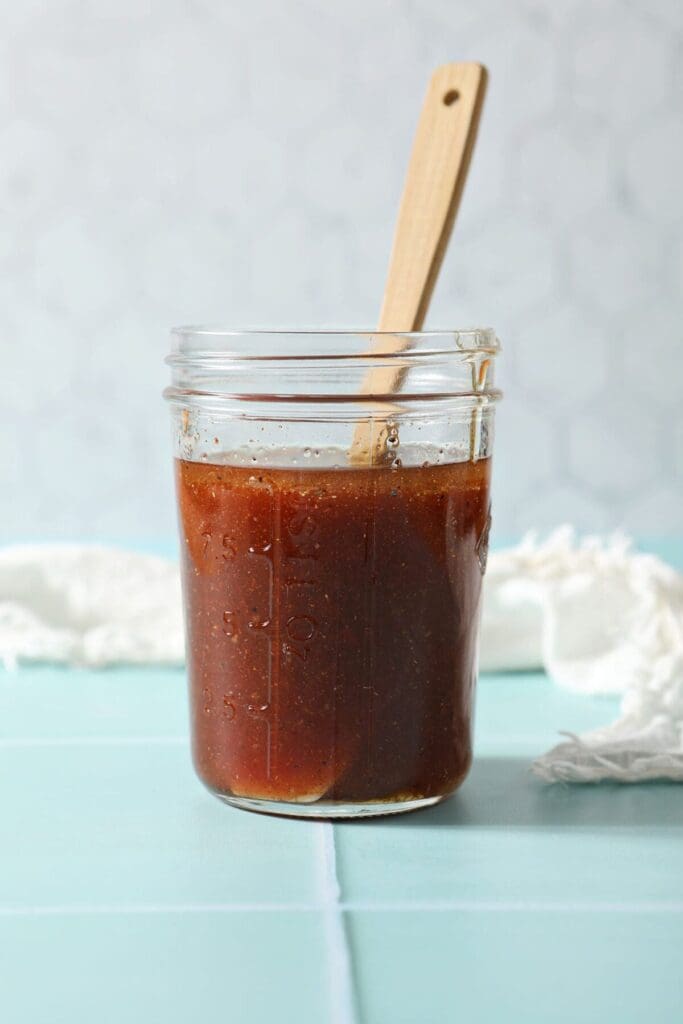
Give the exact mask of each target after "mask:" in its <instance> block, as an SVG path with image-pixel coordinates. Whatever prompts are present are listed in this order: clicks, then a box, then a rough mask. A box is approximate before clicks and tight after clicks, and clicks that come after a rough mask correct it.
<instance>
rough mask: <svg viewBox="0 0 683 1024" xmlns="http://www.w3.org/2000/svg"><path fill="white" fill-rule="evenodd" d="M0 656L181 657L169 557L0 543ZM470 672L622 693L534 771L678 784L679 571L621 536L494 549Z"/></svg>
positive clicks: (565, 537) (681, 771)
mask: <svg viewBox="0 0 683 1024" xmlns="http://www.w3.org/2000/svg"><path fill="white" fill-rule="evenodd" d="M0 659H2V661H3V662H4V663H5V665H6V666H7V667H10V668H11V667H13V666H14V665H16V663H17V662H18V661H21V660H43V661H56V662H67V663H73V664H81V665H84V666H94V667H98V666H104V665H112V664H116V663H122V662H128V663H138V664H181V663H182V661H183V625H182V615H181V599H180V583H179V578H178V569H177V566H175V565H174V564H173V563H172V562H169V561H167V560H166V559H162V558H155V557H152V556H149V555H141V554H134V553H131V552H124V551H119V550H117V549H113V548H103V547H86V546H78V545H36V546H21V547H12V548H5V549H4V550H0ZM481 667H482V670H484V671H486V670H498V671H503V670H506V669H541V668H544V669H545V670H546V672H547V673H548V675H549V676H551V678H553V679H554V681H555V682H556V683H557V684H558V685H559V686H563V687H565V688H567V689H571V690H574V691H577V692H581V693H612V694H617V693H619V694H623V700H622V705H621V714H620V717H619V718H618V719H617V721H615V722H613V723H612V724H611V725H608V726H605V727H604V728H601V729H597V730H594V731H592V732H589V733H586V734H584V735H582V736H569V737H568V739H567V741H566V742H564V743H561V744H559V746H556V747H554V748H553V749H552V750H551V751H549V752H548V753H547V754H545V755H543V756H542V757H540V758H539V759H538V760H537V761H535V762H534V765H533V770H534V772H535V773H536V774H537V775H538V776H540V777H541V778H542V779H545V780H547V781H557V780H567V781H572V782H592V781H598V780H600V779H613V780H617V781H621V782H635V781H642V780H645V779H661V778H667V779H675V780H678V781H683V577H681V576H680V575H679V574H678V573H676V572H675V571H674V570H673V569H671V568H670V567H668V566H666V565H665V564H664V563H663V562H661V561H660V560H659V559H657V558H654V557H653V556H651V555H642V554H635V553H633V552H632V551H631V549H630V545H629V542H628V541H627V540H626V539H625V538H623V537H618V536H617V537H613V538H610V539H609V540H607V541H600V540H598V539H596V538H587V539H585V540H583V541H581V542H580V543H579V542H577V541H576V539H575V537H574V534H573V532H572V530H571V529H570V528H568V527H563V528H561V529H559V530H557V531H556V532H555V533H553V534H552V535H551V536H550V537H549V538H548V539H547V540H546V541H545V542H543V543H539V542H538V541H537V540H536V539H535V538H534V536H533V535H529V536H528V537H527V538H526V539H525V540H524V541H523V542H522V543H521V544H520V545H518V546H517V547H515V548H512V549H509V550H507V551H502V552H494V553H493V554H492V555H491V557H490V559H489V567H488V572H487V576H486V583H485V591H484V611H483V620H482V644H481Z"/></svg>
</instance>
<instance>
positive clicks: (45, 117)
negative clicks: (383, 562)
mask: <svg viewBox="0 0 683 1024" xmlns="http://www.w3.org/2000/svg"><path fill="white" fill-rule="evenodd" d="M0 11H1V13H2V23H3V26H4V29H5V30H4V31H3V33H2V39H0V152H1V153H2V158H1V160H0V203H1V204H2V212H3V221H4V224H5V230H4V231H3V232H2V235H1V236H0V264H1V269H2V273H1V274H0V292H1V295H2V301H1V302H0V326H1V329H2V362H3V403H2V413H3V415H2V430H1V431H0V490H1V491H2V494H3V495H4V496H5V500H4V501H3V502H2V505H1V506H0V529H1V530H2V534H3V536H4V537H5V538H12V537H27V536H31V537H32V536H45V537H73V538H77V537H90V538H110V539H114V538H117V539H126V538H132V537H149V536H153V535H156V536H170V535H171V534H172V532H173V530H174V511H173V502H172V496H171V479H170V478H171V474H170V447H169V442H168V434H167V424H166V410H165V409H164V408H163V406H162V403H161V400H160V397H159V393H160V391H161V389H162V387H163V384H164V382H165V377H166V370H165V368H164V366H163V363H162V358H163V355H164V352H165V349H166V346H167V328H168V326H169V325H171V324H172V323H178V322H198V321H204V322H208V321H214V322H216V321H222V322H224V323H226V324H230V325H238V326H239V325H242V326H244V325H257V324H258V325H264V324H269V325H280V326H282V325H289V326H297V325H331V324H336V325H347V326H348V325H351V326H370V325H372V323H373V321H374V319H375V317H376V314H377V310H378V305H379V300H380V295H381V291H382V286H383V278H384V272H385V267H386V262H387V257H388V252H389V248H390V244H391V235H392V226H393V221H394V217H395V214H396V209H397V204H398V200H399V196H400V192H401V187H402V182H403V175H404V171H405V166H406V161H407V157H408V153H409V148H410V144H411V140H412V135H413V131H414V127H415V123H416V119H417V115H418V112H419V108H420V104H421V101H422V95H423V91H424V88H425V83H426V80H427V77H428V75H429V73H430V71H431V69H432V68H433V67H434V66H435V65H437V64H439V63H441V62H444V61H447V60H454V59H479V60H482V61H484V62H485V63H486V64H487V65H488V67H489V69H490V71H491V85H490V90H489V97H488V101H487V107H486V110H485V116H484V122H483V126H482V130H481V134H480V141H479V145H478V147H477V152H476V156H475V160H474V163H473V167H472V173H471V178H470V182H469V185H468V188H467V191H466V194H465V198H464V201H463V205H462V209H461V215H460V218H459V222H458V224H457V226H456V230H455V233H454V236H453V240H452V245H451V249H450V251H449V254H448V257H447V259H446V262H445V264H444V267H443V272H442V279H441V281H440V284H439V287H438V291H437V294H436V296H435V300H434V304H433V309H432V313H431V316H430V325H432V326H440V327H452V326H467V325H476V324H491V325H493V326H494V327H495V328H496V329H497V331H498V332H499V334H500V337H501V339H502V341H503V343H504V346H505V351H504V356H503V359H502V361H501V372H500V378H501V382H502V385H503V387H504V389H505V392H506V397H505V401H504V403H503V404H502V406H501V407H500V414H499V423H498V432H497V450H496V467H495V476H496V484H495V510H494V515H495V522H496V526H497V531H498V536H499V537H500V536H511V535H513V534H517V533H519V532H521V531H523V530H525V529H527V528H528V527H532V526H538V527H542V528H544V527H549V526H552V525H554V524H555V523H557V522H561V521H565V520H570V521H572V522H574V523H576V525H577V526H578V527H579V528H582V529H598V530H603V529H611V528H614V527H619V526H622V527H625V528H626V529H629V530H632V531H635V532H640V533H657V532H662V533H666V532H674V531H677V530H680V528H681V525H682V524H683V485H682V478H683V401H681V399H682V397H683V336H682V335H683V298H682V284H683V189H682V188H681V182H683V118H682V116H681V115H682V105H683V103H682V101H683V5H681V3H680V2H679V0H630V2H629V0H592V2H591V0H562V2H555V0H476V2H471V0H344V2H343V3H342V2H341V0H328V2H322V0H319V2H316V0H282V2H280V0H262V2H259V3H253V4H247V3H243V2H237V0H232V2H231V0H146V2H140V0H98V2H97V3H94V4H83V3H81V2H79V0H53V2H51V3H50V4H44V3H42V2H41V0H22V2H21V3H16V2H14V0H12V2H10V0H0Z"/></svg>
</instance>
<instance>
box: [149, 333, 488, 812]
mask: <svg viewBox="0 0 683 1024" xmlns="http://www.w3.org/2000/svg"><path fill="white" fill-rule="evenodd" d="M172 339H173V344H172V353H171V355H170V356H169V357H168V363H169V364H170V366H171V371H172V385H171V387H169V388H167V390H166V391H165V397H166V398H167V399H168V400H169V403H170V409H171V415H172V431H173V449H174V455H175V477H176V488H177V500H178V509H179V525H180V542H181V559H182V578H183V588H184V603H185V625H186V648H187V669H188V677H189V689H190V708H191V728H192V749H193V757H194V764H195V768H196V771H197V773H198V775H199V777H200V779H201V780H202V781H203V782H204V783H205V784H206V786H208V788H209V789H210V790H211V791H212V792H213V793H215V794H216V795H217V796H219V797H221V798H222V799H223V800H226V801H227V802H228V803H230V804H234V805H236V806H238V807H242V808H247V809H250V810H257V811H265V812H269V813H274V814H285V815H295V816H300V817H313V818H345V817H358V816H368V815H377V814H394V813H398V812H401V811H408V810H412V809H415V808H419V807H425V806H428V805H430V804H433V803H436V802H437V801H439V800H442V799H443V798H444V797H447V796H448V795H449V794H451V793H453V791H454V790H455V789H456V788H457V787H458V786H459V785H460V784H461V782H462V781H463V779H464V778H465V776H466V774H467V772H468V769H469V767H470V764H471V759H472V738H471V726H472V709H473V698H474V688H475V681H476V675H477V639H478V622H479V606H480V599H481V590H482V577H483V574H484V570H485V567H486V556H487V547H488V536H489V527H490V522H491V513H490V497H489V493H490V478H491V451H492V445H493V419H494V409H495V403H496V400H497V399H498V398H499V392H498V391H497V390H496V389H495V387H494V362H495V357H496V355H497V353H498V351H499V344H498V341H497V339H496V336H495V334H494V332H493V331H491V330H490V329H477V330H462V331H439V332H433V331H425V332H419V333H411V334H403V335H400V334H378V333H377V332H372V331H230V330H221V329H212V328H195V327H189V328H178V329H176V330H174V331H173V333H172Z"/></svg>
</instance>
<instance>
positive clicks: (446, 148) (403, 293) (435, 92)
mask: <svg viewBox="0 0 683 1024" xmlns="http://www.w3.org/2000/svg"><path fill="white" fill-rule="evenodd" d="M487 78H488V75H487V72H486V69H485V68H484V67H483V66H482V65H481V64H475V63H460V64H444V65H443V67H440V68H437V69H436V71H435V72H434V74H433V75H432V78H431V80H430V82H429V87H428V89H427V95H426V97H425V101H424V105H423V107H422V113H421V114H420V120H419V122H418V126H417V133H416V135H415V141H414V143H413V149H412V153H411V156H410V163H409V165H408V174H407V177H406V181H405V185H404V188H403V196H402V198H401V205H400V208H399V212H398V222H397V224H396V233H395V235H394V243H393V247H392V251H391V260H390V262H389V273H388V275H387V282H386V286H385V289H384V299H383V302H382V310H381V312H380V317H379V324H378V331H385V332H387V331H388V332H393V331H396V332H401V333H402V332H410V331H419V330H420V329H421V328H422V325H423V323H424V320H425V316H426V314H427V309H428V306H429V302H430V300H431V297H432V292H433V290H434V285H435V284H436V279H437V277H438V274H439V270H440V269H441V263H442V261H443V257H444V253H445V252H446V246H447V245H448V239H449V238H450V234H451V230H452V228H453V222H454V221H455V215H456V213H457V212H458V206H459V205H460V197H461V196H462V191H463V188H464V186H465V179H466V177H467V171H468V169H469V165H470V160H471V157H472V150H473V149H474V143H475V140H476V137H477V129H478V127H479V118H480V116H481V109H482V105H483V102H484V93H485V91H486V81H487ZM409 344H410V339H409V338H406V337H402V336H401V334H392V333H389V334H377V335H374V336H373V340H372V345H371V347H370V349H369V353H368V354H369V355H382V354H393V353H399V352H401V351H403V350H404V349H406V348H407V347H408V345H409ZM404 375H405V369H402V368H396V367H391V366H387V367H382V366H378V367H374V368H373V369H371V370H370V371H369V372H368V374H367V376H366V378H365V380H364V381H363V384H362V387H361V393H362V394H364V395H386V394H392V393H394V392H395V391H396V390H398V388H400V386H401V383H402V380H403V377H404ZM384 408H385V410H386V411H387V412H389V411H390V410H391V408H392V406H391V405H386V406H385V407H384ZM387 436H388V428H387V422H386V420H384V419H379V420H372V419H367V420H364V421H363V422H361V423H359V424H358V426H357V427H356V430H355V433H354V437H353V443H352V445H351V449H350V451H349V460H350V462H351V463H353V464H356V465H366V466H367V465H373V464H375V463H376V462H377V461H379V460H381V458H382V456H383V454H384V452H385V451H386V439H387Z"/></svg>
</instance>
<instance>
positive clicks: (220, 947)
mask: <svg viewBox="0 0 683 1024" xmlns="http://www.w3.org/2000/svg"><path fill="white" fill-rule="evenodd" d="M663 553H668V554H669V555H670V559H671V561H674V562H676V563H678V564H679V565H680V564H683V545H681V544H678V545H675V546H671V547H670V548H666V549H665V550H664V552H663ZM615 710H616V702H614V701H610V700H596V699H592V698H585V697H577V696H573V695H571V694H567V693H563V692H562V691H560V690H558V689H557V688H555V687H553V686H552V685H551V684H550V683H549V682H548V681H547V680H546V679H545V678H544V677H543V676H541V675H536V676H525V675H513V676H497V677H484V678H483V679H482V680H481V683H480V689H479V700H478V715H477V729H476V752H477V758H476V763H475V767H474V770H473V772H472V774H471V776H470V778H469V780H468V781H467V783H466V785H465V786H464V787H463V789H462V790H461V792H460V794H459V795H458V796H457V797H456V798H455V799H454V800H452V801H450V802H447V803H445V804H443V805H441V806H440V807H437V808H433V809H431V810H428V811H425V812H421V813H419V814H415V815H412V816H405V817H402V818H395V819H385V820H381V821H375V822H367V823H356V824H353V825H337V826H335V827H334V832H333V831H332V828H331V826H329V825H319V824H312V823H306V822H293V821H287V820H282V819H271V818H265V817H259V816H256V815H249V814H246V813H243V812H239V811H235V810H232V809H230V808H227V807H225V806H224V805H222V804H221V803H219V802H218V801H217V800H215V799H214V798H212V797H211V796H210V795H209V794H208V793H206V792H205V791H204V790H203V788H202V787H201V785H200V784H199V783H198V782H197V781H196V779H195V778H194V776H193V774H192V770H191V767H190V759H189V747H188V744H187V736H186V734H187V712H186V698H185V686H184V678H183V673H181V672H178V671H164V670H150V671H145V670H140V669H131V670H116V671H106V672H101V673H100V672H84V671H80V672H76V671H69V672H67V671H64V670H61V669H58V668H54V667H52V668H51V667H40V668H30V669H29V668H25V669H22V670H21V671H20V672H18V673H17V674H14V675H11V674H0V808H1V809H2V814H1V815H0V1020H1V1021H2V1022H3V1024H4V1022H5V1021H7V1022H8V1024H61V1022H62V1021H64V1022H67V1021H68V1022H69V1024H90V1022H91V1021H93V1020H98V1021H100V1022H102V1024H110V1022H111V1024H114V1022H117V1024H118V1022H120V1021H128V1020H130V1021H134V1022H136V1024H137V1021H145V1022H156V1021H160V1022H161V1021H163V1022H164V1024H181V1022H183V1024H184V1022H186V1021H188V1020H195V1019H196V1020H202V1021H209V1022H212V1021H224V1020H229V1021H230V1022H231V1024H242V1022H243V1021H244V1022H248V1024H266V1022H268V1024H270V1021H271V1020H278V1021H283V1022H288V1021H293V1022H294V1021H296V1024H328V1022H329V1024H402V1022H404V1021H405V1022H410V1024H423V1022H424V1024H441V1022H442V1021H444V1022H448V1024H451V1022H453V1021H456V1020H464V1021H467V1022H468V1024H470V1022H471V1024H489V1022H491V1024H499V1022H503V1021H505V1022H506V1024H508V1022H509V1024H537V1022H538V1024H541V1022H542V1024H564V1022H565V1021H566V1022H567V1024H569V1022H570V1021H571V1022H574V1021H580V1022H582V1024H583V1022H586V1024H592V1022H593V1021H600V1022H601V1024H611V1022H613V1021H614V1022H619V1024H636V1022H638V1024H639V1022H641V1021H644V1020H649V1019H651V1018H652V1019H656V1020H657V1024H674V1022H675V1024H678V1022H680V1020H681V1019H683V993H682V992H681V971H680V964H679V961H680V951H681V949H682V948H683V870H682V868H683V790H681V788H680V787H676V786H667V785H656V784H654V785H650V786H634V787H617V786H600V787H586V788H581V787H568V786H563V787H559V786H558V787H545V786H543V785H541V784H540V783H539V782H538V781H536V780H535V779H534V778H533V777H532V776H531V775H530V774H529V771H528V768H529V763H530V760H531V758H532V757H533V756H534V755H536V754H537V753H539V752H541V751H543V750H544V749H546V748H547V747H548V746H549V745H550V744H552V743H554V742H555V741H556V739H557V736H556V733H557V730H558V729H560V728H569V729H577V730H581V729H585V728H589V727H592V726H594V725H598V724H600V723H601V722H605V721H609V720H610V718H612V717H613V715H614V713H615ZM332 836H333V837H334V842H331V841H330V840H331V837H332ZM333 851H336V871H337V877H338V879H339V882H340V886H341V891H340V892H339V893H337V891H336V889H335V874H334V856H333ZM345 930H346V934H347V935H348V939H349V942H348V950H347V953H348V954H349V955H350V958H351V959H350V961H349V962H348V963H347V962H346V959H345V957H346V955H347V954H346V953H345V950H344V933H345ZM345 986H347V987H348V988H350V989H352V992H351V996H350V997H349V1002H350V1003H352V1002H353V1001H354V999H355V1003H356V1010H355V1012H354V1011H352V1010H349V1009H348V1008H345V1007H346V1004H345V1002H344V998H342V997H343V996H344V993H345ZM346 994H347V996H348V993H346Z"/></svg>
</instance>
